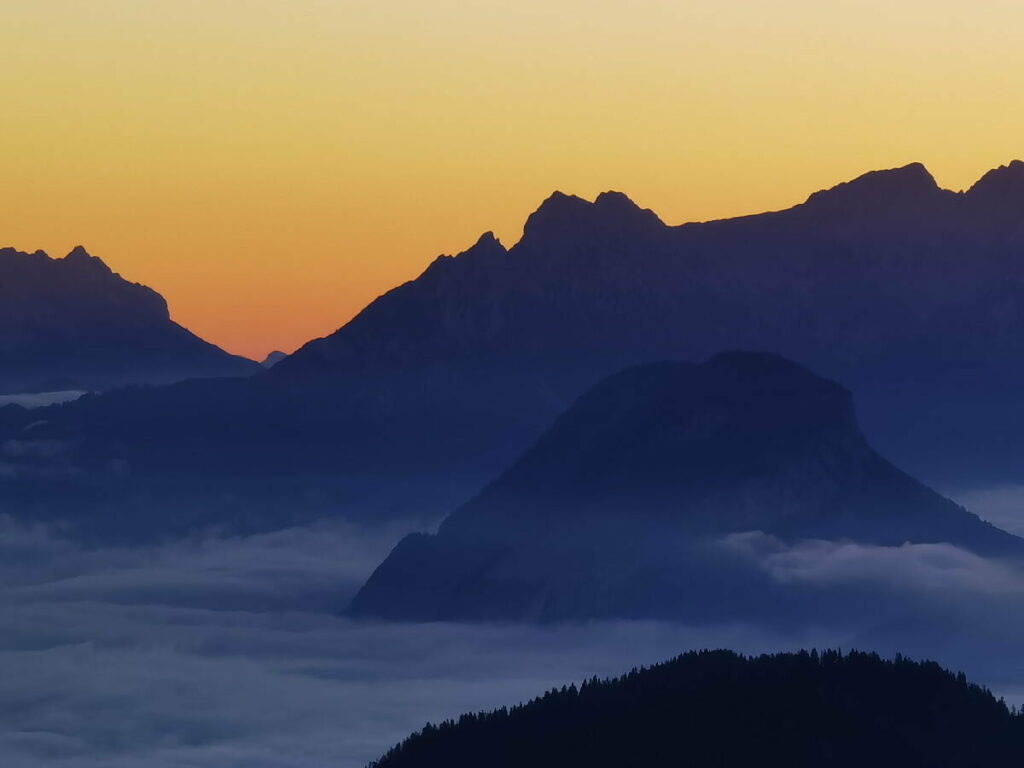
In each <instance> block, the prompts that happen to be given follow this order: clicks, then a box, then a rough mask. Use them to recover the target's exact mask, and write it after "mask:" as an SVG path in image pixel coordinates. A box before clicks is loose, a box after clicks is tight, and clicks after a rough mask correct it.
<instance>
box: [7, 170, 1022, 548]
mask: <svg viewBox="0 0 1024 768" xmlns="http://www.w3.org/2000/svg"><path fill="white" fill-rule="evenodd" d="M1021 254H1024V163H1019V162H1015V163H1011V164H1010V165H1008V166H1004V167H1002V168H998V169H996V170H993V171H991V172H990V173H988V174H986V175H985V177H984V178H983V179H981V180H980V181H979V182H978V183H977V184H976V185H975V186H974V187H972V188H971V189H970V190H968V191H966V192H963V193H955V192H951V191H948V190H943V189H940V188H939V187H938V186H937V185H936V183H935V181H934V179H933V178H932V177H931V176H930V175H929V173H928V171H927V170H925V168H924V167H923V166H921V165H919V164H914V165H909V166H906V167H905V168H899V169H894V170H890V171H880V172H874V173H869V174H866V175H865V176H862V177H860V178H858V179H855V180H853V181H851V182H848V183H845V184H840V185H838V186H837V187H835V188H833V189H830V190H825V191H823V192H818V193H815V194H813V195H811V196H810V198H809V199H808V200H807V201H806V202H805V203H803V204H801V205H797V206H794V207H793V208H790V209H788V210H785V211H779V212H774V213H765V214H760V215H757V216H747V217H741V218H736V219H730V220H724V221H716V222H707V223H702V224H686V225H682V226H668V225H666V224H664V223H663V222H662V221H661V220H660V219H658V217H657V216H656V215H654V214H653V213H652V212H651V211H649V210H644V209H642V208H640V207H639V206H637V205H635V204H634V203H633V202H632V201H630V200H629V199H628V198H627V197H626V196H625V195H622V194H620V193H605V194H602V195H600V196H599V197H598V198H597V199H596V200H595V201H594V202H588V201H585V200H582V199H580V198H576V197H571V196H568V195H564V194H560V193H556V194H554V195H552V196H551V197H550V198H549V199H548V200H546V201H545V202H544V203H543V204H542V205H541V206H540V208H538V210H537V211H535V212H534V213H533V214H532V215H531V216H530V217H529V219H528V220H527V222H526V226H525V228H524V232H523V237H522V239H521V240H520V241H519V242H518V243H517V244H515V245H514V246H513V247H511V248H508V249H506V248H505V247H504V246H503V245H502V244H501V243H499V242H498V241H497V240H496V239H495V238H494V237H493V235H490V234H487V235H484V236H483V237H481V238H480V240H479V241H478V242H477V243H476V244H475V245H474V246H473V247H471V248H470V249H468V250H467V251H465V252H463V253H461V254H459V255H457V256H443V257H439V258H438V259H437V260H436V261H435V262H433V263H432V264H431V265H430V266H429V267H428V268H427V269H426V270H425V271H424V272H423V273H422V274H421V275H420V276H419V277H417V278H416V279H415V280H412V281H410V282H408V283H405V284H404V285H401V286H398V287H397V288H395V289H394V290H392V291H389V292H388V293H386V294H385V295H383V296H381V297H380V298H379V299H377V300H375V301H373V302H372V303H371V304H370V305H368V306H367V307H366V308H365V309H364V310H363V311H362V312H361V313H360V314H359V315H358V316H357V317H355V318H354V319H352V321H351V322H349V323H347V324H346V325H345V326H344V327H342V328H340V329H339V330H338V331H337V332H335V333H333V334H331V335H330V336H328V337H326V338H324V339H320V340H316V341H312V342H310V343H309V344H307V345H305V346H304V347H303V348H302V349H300V350H298V351H297V352H296V353H294V354H293V355H291V356H289V357H287V358H285V359H284V360H281V361H280V362H279V363H278V364H276V365H274V366H273V368H271V369H270V370H266V371H261V372H260V373H258V374H257V375H256V376H253V377H249V378H247V379H244V380H242V379H240V380H238V381H231V382H227V383H224V382H218V381H205V382H189V383H188V384H187V385H179V386H171V387H161V388H152V389H146V390H137V391H130V392H110V393H105V394H104V395H102V396H98V397H93V398H84V399H83V400H82V401H79V402H75V403H72V404H69V405H66V406H61V407H56V408H49V409H45V410H44V411H42V412H38V413H32V414H28V413H21V414H19V413H16V412H13V411H12V412H8V413H5V414H0V444H4V445H10V446H13V448H12V450H10V451H8V452H7V453H6V454H5V456H4V472H3V474H2V477H0V504H2V505H3V506H4V509H5V510H7V511H9V512H11V513H12V514H19V515H26V516H47V517H51V518H52V517H62V518H69V519H72V521H73V522H74V523H75V525H76V527H80V528H81V527H90V528H92V529H93V530H95V531H96V532H98V533H101V534H102V535H107V534H109V533H110V532H115V533H116V532H125V533H126V532H127V528H128V527H129V526H135V527H137V528H138V529H140V530H142V531H145V532H146V533H150V534H157V535H160V534H164V533H172V532H179V531H182V530H186V531H187V530H194V529H195V528H196V527H204V526H210V527H223V528H230V529H234V530H238V529H241V528H246V529H266V528H274V527H281V526H282V525H287V524H290V523H292V522H295V521H297V520H302V519H308V518H310V517H315V516H318V515H325V514H329V515H346V516H362V517H372V518H379V517H395V516H407V515H410V514H426V515H427V516H434V515H439V514H441V513H443V512H444V511H445V510H446V509H448V508H450V506H452V505H454V504H457V503H459V502H460V501H461V500H462V499H464V498H467V497H468V496H469V495H470V494H472V493H473V492H475V491H476V490H477V489H478V488H479V486H480V484H481V483H482V482H484V481H485V480H486V479H487V478H489V477H493V476H494V474H495V473H496V472H498V471H499V470H500V469H501V468H502V467H504V466H507V465H508V463H509V462H511V461H512V460H513V459H514V458H515V457H516V456H517V455H519V454H520V453H521V452H522V451H523V450H524V449H525V448H527V447H528V446H529V445H530V444H532V442H533V441H534V440H536V438H537V436H538V435H539V434H540V433H541V432H542V431H543V429H544V428H545V427H546V426H547V425H548V424H550V422H551V420H552V419H554V417H555V416H556V415H557V414H558V413H560V412H561V411H562V410H564V409H565V407H566V406H567V405H569V404H570V403H571V402H572V400H573V398H575V397H577V396H578V394H579V393H580V392H582V391H584V390H585V389H586V388H587V387H590V386H592V385H593V383H594V382H595V381H598V380H599V379H601V378H602V377H604V376H607V375H609V374H611V373H614V372H615V371H618V370H622V369H623V368H625V367H627V366H630V365H635V364H639V363H645V362H649V361H652V360H666V359H667V360H688V361H698V360H703V359H707V358H708V357H710V356H711V355H714V354H716V353H718V352H721V351H722V350H726V349H750V350H760V351H766V352H772V353H777V354H781V355H785V356H786V357H788V358H790V359H793V360H796V361H799V362H800V363H801V364H804V365H808V366H810V367H811V368H813V369H814V370H815V371H817V372H819V373H820V374H822V375H824V376H828V377H831V378H834V379H836V380H838V381H842V382H843V383H844V385H846V386H848V387H850V389H851V390H852V391H854V392H855V393H856V394H857V397H858V403H859V404H860V410H861V415H862V419H863V420H864V424H865V426H866V428H867V431H868V432H869V433H870V434H871V435H872V438H873V439H874V440H875V441H876V444H877V445H878V446H879V447H880V448H881V449H882V450H883V452H885V454H886V455H887V456H890V457H891V458H893V459H894V460H895V461H897V462H898V463H899V464H900V466H903V467H905V468H906V469H908V470H909V471H911V472H913V473H914V474H915V475H917V476H919V477H922V478H923V479H925V480H928V481H930V482H932V483H939V482H941V483H942V484H943V485H944V486H945V487H957V486H961V487H962V486H978V485H991V484H1010V483H1020V482H1024V474H1022V473H1024V470H1022V468H1024V410H1022V409H1021V408H1020V407H1019V402H1020V395H1019V393H1020V392H1021V391H1022V388H1024V334H1022V333H1020V328H1021V327H1022V322H1024V258H1022V256H1021ZM23 256H24V255H23ZM19 258H21V257H19ZM25 258H29V259H37V260H45V256H33V257H25ZM65 261H68V259H64V260H58V261H55V262H53V264H60V263H62V262H65ZM70 261H71V264H70V266H71V267H73V268H74V269H75V270H81V271H82V272H83V273H88V274H89V275H93V277H90V278H89V279H88V280H85V279H84V278H83V280H82V284H83V285H84V284H86V283H88V284H90V285H91V284H92V283H93V282H96V283H97V284H99V283H105V282H109V281H110V277H109V276H107V277H103V275H101V274H100V273H102V272H104V270H105V268H102V269H101V268H100V266H99V265H97V264H96V263H94V261H91V260H89V257H87V256H82V255H77V256H75V258H73V259H71V260H70ZM41 263H43V264H44V266H45V264H46V263H49V262H41ZM48 269H50V270H51V271H57V268H56V267H53V266H52V265H51V267H48ZM94 273H95V274H94ZM54 279H56V278H54ZM134 288H135V289H137V290H135V291H134V293H139V291H140V290H141V291H144V290H145V289H138V287H137V286H136V287H134ZM134 293H133V295H134ZM140 295H141V294H140ZM146 296H148V298H146V297H143V298H142V299H140V301H141V303H142V304H144V305H145V306H146V307H148V308H149V310H147V311H148V314H147V313H136V312H134V311H132V312H129V311H128V309H127V307H126V309H125V312H124V314H129V315H131V316H132V317H133V318H137V319H138V322H135V323H133V325H132V327H133V328H134V327H136V326H138V327H140V328H148V327H150V325H147V322H148V321H147V322H143V319H145V318H157V319H159V320H160V322H162V323H165V324H166V323H167V320H166V311H165V308H164V307H163V305H162V302H160V301H159V300H158V297H156V296H155V294H153V295H149V294H148V293H147V294H146ZM15 305H17V302H15ZM104 306H106V305H104ZM132 306H134V304H132ZM111 316H112V317H115V318H116V317H117V316H119V313H117V312H114V313H112V314H111ZM161 318H162V319H161ZM140 323H141V324H140ZM158 324H159V323H158ZM172 325H173V324H172ZM82 327H83V328H84V327H85V326H82ZM174 328H177V326H174ZM83 333H84V332H83ZM168 333H171V335H174V334H175V333H176V334H178V335H182V334H187V332H186V331H184V330H183V329H180V328H177V330H176V331H174V330H173V329H172V330H171V331H168ZM0 336H2V334H0ZM60 338H61V339H64V338H66V334H65V335H62V336H60ZM76 338H77V337H76ZM83 338H84V337H83ZM147 338H148V337H147ZM191 338H193V340H194V337H191ZM79 347H80V348H81V349H83V350H88V351H87V352H83V355H86V356H87V357H88V358H89V359H90V360H93V359H97V360H98V359H101V358H102V355H101V354H100V353H99V352H98V351H95V350H101V349H108V348H107V347H103V346H102V345H101V344H100V343H99V342H97V344H96V345H93V346H90V344H87V343H85V341H83V342H82V343H81V344H80V345H79ZM79 347H75V348H76V349H77V348H79ZM94 348H95V349H94ZM137 348H138V347H137V346H136V347H133V346H131V345H130V344H128V343H127V341H125V342H123V343H118V344H117V345H115V346H114V347H113V349H115V350H122V351H123V350H129V349H137ZM39 349H40V350H41V349H43V347H42V346H40V347H39ZM150 349H151V350H157V351H159V350H161V349H163V347H161V346H160V345H159V344H157V343H156V342H152V343H151V344H150V343H149V342H147V345H146V347H145V349H140V351H138V352H137V353H133V354H132V355H131V358H130V359H131V360H133V361H139V363H140V364H141V362H142V361H144V360H147V359H150V358H147V357H146V355H147V354H149V352H148V351H146V350H150ZM33 354H37V353H33ZM38 354H39V355H42V354H43V353H42V352H38ZM119 354H121V352H119ZM159 357H160V359H161V360H170V359H172V358H173V356H171V355H169V353H167V354H165V353H164V352H159ZM0 362H5V365H4V371H5V372H6V371H9V370H28V369H27V368H25V367H24V365H22V364H15V363H14V362H13V361H12V360H8V361H0ZM8 363H9V364H8ZM249 366H250V364H248V363H247V364H246V368H247V369H248V368H249ZM60 388H64V386H63V385H62V386H61V387H60ZM41 422H45V427H40V423H41ZM156 506H159V507H160V509H159V511H155V509H156ZM129 535H134V533H133V534H129Z"/></svg>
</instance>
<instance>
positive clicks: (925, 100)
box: [0, 0, 1024, 357]
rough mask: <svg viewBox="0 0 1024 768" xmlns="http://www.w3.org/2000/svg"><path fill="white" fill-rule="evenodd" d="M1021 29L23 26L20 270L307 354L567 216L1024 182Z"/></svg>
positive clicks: (759, 20)
mask: <svg viewBox="0 0 1024 768" xmlns="http://www.w3.org/2000/svg"><path fill="white" fill-rule="evenodd" d="M1022 28H1024V6H1022V5H1021V4H1020V3H1019V2H1013V1H1011V0H1000V1H996V0H977V1H975V2H970V3H968V2H962V1H960V0H957V1H956V2H954V1H953V0H927V1H926V0H901V1H900V2H892V0H884V1H883V0H830V1H829V2H821V0H775V1H774V2H770V3H769V2H765V1H764V0H736V1H733V2H723V1H722V0H691V1H688V0H633V1H632V2H626V1H625V0H556V1H553V0H514V1H513V0H508V1H505V0H431V1H430V2H424V1H423V0H390V2H386V3H382V2H379V1H375V0H289V1H288V2H284V1H283V0H91V1H90V2H87V3H86V2H81V1H80V0H5V2H3V3H2V4H0V50H2V51H3V66H2V67H0V95H2V106H3V118H2V120H0V138H2V141H0V175H2V179H3V183H2V184H0V246H5V245H10V246H14V247H17V248H19V249H21V250H28V251H33V250H36V249H44V250H46V251H47V252H49V253H51V255H57V256H59V255H63V254H64V253H66V252H67V251H69V250H70V249H71V248H72V247H73V246H74V245H77V244H82V245H84V246H86V248H87V249H89V251H90V252H92V253H93V254H94V255H97V256H100V257H101V258H103V259H104V260H105V261H106V262H107V263H108V264H109V265H110V266H111V267H112V268H113V269H114V270H115V271H117V272H120V273H121V274H122V275H123V276H124V277H126V278H127V279H130V280H133V281H138V282H144V283H146V284H148V285H150V286H152V287H154V288H156V289H157V290H158V291H160V292H161V293H162V294H164V296H165V297H166V298H167V299H168V302H169V304H170V308H171V313H172V316H173V317H174V318H175V319H176V320H178V321H179V322H181V323H183V324H184V325H186V326H187V327H189V328H191V329H192V330H194V331H196V332H197V333H199V334H200V335H202V336H204V337H205V338H208V339H209V340H211V341H213V342H215V343H217V344H220V345H222V346H224V347H225V348H227V349H229V350H230V351H233V352H237V353H241V354H246V355H249V356H254V357H260V356H262V355H264V354H266V353H267V352H269V351H270V350H272V349H283V350H285V351H291V350H292V349H294V348H295V347H297V346H299V345H300V344H301V343H303V342H304V341H306V340H308V339H310V338H314V337H317V336H321V335H324V334H326V333H329V332H331V331H333V330H334V329H335V328H337V327H338V326H340V325H342V324H343V323H344V322H345V321H347V320H348V319H349V318H350V317H352V316H353V315H354V314H355V313H356V312H358V310H359V309H360V308H361V307H363V306H364V305H365V304H366V303H367V302H368V301H370V300H372V299H373V298H374V297H375V296H377V295H379V294H381V293H383V292H384V291H386V290H388V289H389V288H391V287H393V286H394V285H396V284H398V283H401V282H403V281H405V280H408V279H411V278H412V277H415V275H417V274H418V273H419V272H420V271H421V270H422V269H423V268H424V267H425V266H426V264H428V263H429V262H430V261H431V260H432V259H433V258H434V257H435V256H436V255H438V254H440V253H453V252H458V251H460V250H463V249H465V248H466V247H468V246H469V245H471V244H472V242H473V241H475V239H476V238H477V236H478V235H479V234H480V233H482V232H484V231H487V230H493V231H494V232H496V234H498V236H499V237H500V238H501V239H502V240H503V241H504V242H505V243H506V244H507V245H510V244H511V243H513V242H515V241H516V240H517V239H518V237H519V235H520V233H521V229H522V224H523V221H524V220H525V218H526V216H527V215H528V214H529V213H530V212H531V211H532V210H534V209H535V208H536V207H537V205H538V204H539V203H540V202H541V200H543V199H544V198H545V197H547V196H548V195H549V194H550V193H551V192H552V191H553V190H555V189H560V190H562V191H565V192H569V193H575V194H579V195H581V196H584V197H588V198H592V197H594V196H595V195H596V194H597V193H599V192H601V191H603V190H606V189H618V190H621V191H624V192H626V193H627V194H629V195H630V196H631V197H633V199H634V200H636V201H637V202H638V203H640V204H641V205H643V206H645V207H650V208H652V209H654V210H655V211H656V212H658V213H659V215H661V216H662V218H663V219H664V220H665V221H667V222H669V223H681V222H683V221H691V220H702V219H709V218H721V217H726V216H732V215H738V214H743V213H753V212H757V211H761V210H767V209H777V208H781V207H786V206H789V205H791V204H794V203H797V202H800V201H802V200H803V199H805V198H806V197H807V195H808V194H809V193H810V192H812V191H814V190H817V189H820V188H823V187H827V186H831V185H833V184H835V183H837V182H839V181H842V180H845V179H848V178H852V177H854V176H856V175H858V174H860V173H862V172H864V171H867V170H870V169H875V168H886V167H894V166H899V165H904V164H906V163H909V162H913V161H922V162H924V163H925V164H926V165H927V166H928V167H929V169H930V170H931V171H932V172H933V174H934V175H935V176H936V178H937V179H938V181H939V183H940V184H942V185H943V186H946V187H949V188H952V189H960V188H963V187H966V186H969V185H970V184H971V183H972V182H973V181H974V180H975V179H976V178H977V177H979V176H980V175H981V174H982V173H983V172H984V171H985V170H987V169H989V168H992V167H995V166H998V165H1001V164H1004V163H1006V162H1008V161H1009V160H1011V159H1013V158H1015V157H1021V156H1024V147H1022V143H1021V136H1024V99H1020V98H1019V97H1018V94H1019V75H1020V73H1021V72H1022V71H1024V47H1022V46H1021V45H1020V44H1019V43H1020V39H1019V37H1020V30H1021V29H1022Z"/></svg>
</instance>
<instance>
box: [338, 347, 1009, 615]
mask: <svg viewBox="0 0 1024 768" xmlns="http://www.w3.org/2000/svg"><path fill="white" fill-rule="evenodd" d="M754 530H757V531H762V532H765V533H769V534H772V535H775V536H778V537H780V538H782V539H784V540H799V539H808V538H813V539H846V540H853V541H858V542H864V543H870V544H881V545H889V546H899V545H901V544H903V543H904V542H913V543H937V542H948V543H952V544H955V545H958V546H961V547H966V548H969V549H973V550H975V551H977V552H979V553H983V554H990V555H992V554H994V555H1008V554H1012V555H1016V556H1022V555H1024V540H1021V539H1018V538H1016V537H1014V536H1011V535H1010V534H1008V533H1005V532H1003V531H1001V530H999V529H997V528H994V527H993V526H991V525H990V524H988V523H985V522H983V521H981V520H980V519H978V518H977V517H976V516H974V515H972V514H970V513H969V512H967V511H966V510H964V509H963V508H962V507H960V506H958V505H956V504H954V503H953V502H951V501H949V500H947V499H945V498H943V497H942V496H940V495H939V494H937V493H935V492H934V491H932V490H930V489H929V488H927V487H925V486H924V485H922V484H921V483H919V482H917V481H916V480H914V479H913V478H911V477H909V476H908V475H906V474H904V473H903V472H901V471H900V470H898V469H897V468H896V467H894V466H893V465H892V464H890V463H889V462H888V461H886V460H885V459H883V458H882V457H881V456H879V455H878V454H877V453H876V452H875V451H874V450H873V449H872V448H871V447H870V446H869V445H868V443H867V441H866V440H865V439H864V436H863V435H862V434H861V432H860V429H859V428H858V426H857V422H856V418H855V415H854V408H853V401H852V398H851V396H850V393H849V392H847V391H846V390H845V389H843V388H842V387H841V386H839V385H838V384H835V383H833V382H830V381H826V380H824V379H821V378H818V377H817V376H815V375H813V374H812V373H810V372H809V371H807V370H806V369H804V368H801V367H800V366H797V365H795V364H793V363H791V362H789V361H786V360H783V359H782V358H779V357H776V356H773V355H767V354H763V353H741V352H733V353H726V354H721V355H718V356H716V357H714V358H712V359H710V360H708V361H707V362H706V363H704V364H703V365H693V364H688V363H656V364H650V365H644V366H640V367H636V368H630V369H628V370H626V371H623V372H621V373H619V374H616V375H614V376H611V377H610V378H608V379H606V380H604V381H603V382H601V383H600V384H598V385H597V386H596V387H594V388H593V389H591V390H590V391H589V392H588V393H587V394H585V395H584V396H583V397H581V398H580V399H579V400H578V401H577V402H576V403H575V404H574V405H573V406H572V407H571V408H570V409H569V410H568V411H566V412H565V413H564V414H563V415H562V416H560V417H559V418H558V419H557V420H556V421H555V423H554V425H553V426H552V427H551V428H550V429H549V430H548V431H547V432H546V433H545V434H544V435H543V436H542V437H541V439H540V441H539V442H538V443H537V444H536V445H535V446H534V447H533V448H531V449H530V450H529V451H527V452H526V453H525V454H524V455H523V456H522V457H521V458H520V459H519V460H518V461H517V462H516V463H515V464H513V465H512V467H511V468H510V469H508V470H507V471H506V472H505V473H503V474H502V475H501V476H500V477H498V478H497V479H496V480H495V481H494V482H492V483H491V484H490V485H488V486H487V487H486V488H484V490H483V491H482V492H481V493H480V494H479V495H478V496H476V497H475V498H474V499H472V500H471V501H470V502H468V503H467V504H465V505H463V506H462V507H460V508H459V509H458V510H456V511H455V512H454V513H453V514H452V515H451V516H450V517H448V518H447V519H446V520H445V521H444V522H443V523H442V524H441V527H440V529H439V531H438V532H437V534H436V535H434V536H428V535H422V534H414V535H411V536H409V537H407V538H406V539H405V540H403V541H402V542H401V543H400V544H399V545H398V546H397V547H396V548H395V550H394V551H393V552H392V553H391V555H390V556H389V557H388V558H387V559H386V560H385V561H384V563H383V564H382V565H381V566H380V567H379V568H378V569H377V570H376V572H375V573H374V574H373V575H372V576H371V578H370V580H369V581H368V583H367V584H366V585H365V586H364V587H363V589H362V590H361V591H360V592H359V594H358V595H357V596H356V598H355V600H354V602H353V604H352V610H353V612H354V613H355V614H357V615H374V616H382V617H386V618H397V619H414V620H439V619H440V620H443V619H465V618H470V619H494V618H501V619H505V618H516V619H521V618H540V619H579V618H583V619H585V618H592V617H605V616H630V617H633V616H651V617H665V618H687V619H693V618H698V617H701V616H700V615H701V614H702V612H703V611H704V610H706V609H707V608H711V609H713V610H715V611H718V610H722V611H725V612H728V611H730V610H733V605H734V601H732V600H726V598H725V597H724V596H723V595H722V594H721V593H720V590H719V589H718V588H716V586H715V585H718V584H720V583H721V582H722V580H723V579H725V578H727V577H728V578H730V579H732V578H735V574H731V573H725V574H723V573H722V572H721V569H722V559H723V558H722V556H721V553H719V552H717V551H716V550H715V547H714V544H713V543H712V544H711V545H710V546H709V542H716V541H718V540H720V539H721V537H722V536H723V535H725V534H730V533H739V532H744V531H754ZM695 592H697V593H699V594H694V593H695ZM753 594H755V593H753V592H751V595H753ZM758 599H760V595H758ZM727 603H728V605H727Z"/></svg>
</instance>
